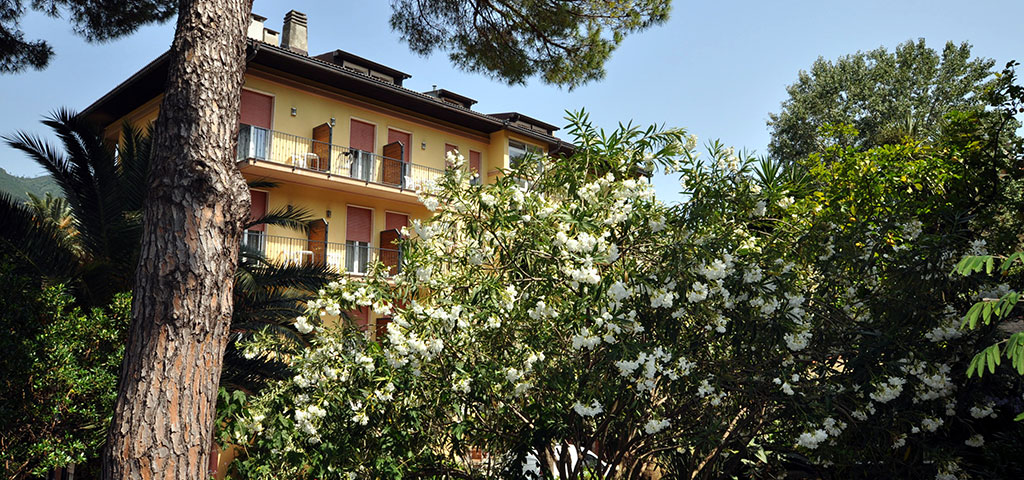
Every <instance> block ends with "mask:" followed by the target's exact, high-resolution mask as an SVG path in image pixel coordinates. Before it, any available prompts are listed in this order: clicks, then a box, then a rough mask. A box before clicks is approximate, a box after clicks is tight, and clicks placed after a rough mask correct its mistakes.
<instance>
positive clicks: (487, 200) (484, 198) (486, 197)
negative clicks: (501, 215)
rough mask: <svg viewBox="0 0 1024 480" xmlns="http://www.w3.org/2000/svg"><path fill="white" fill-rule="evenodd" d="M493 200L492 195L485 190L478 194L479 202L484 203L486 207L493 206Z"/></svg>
mask: <svg viewBox="0 0 1024 480" xmlns="http://www.w3.org/2000/svg"><path fill="white" fill-rule="evenodd" d="M494 202H495V198H494V195H491V194H489V193H486V192H485V193H481V194H480V203H482V204H484V205H486V206H488V207H493V206H494Z"/></svg>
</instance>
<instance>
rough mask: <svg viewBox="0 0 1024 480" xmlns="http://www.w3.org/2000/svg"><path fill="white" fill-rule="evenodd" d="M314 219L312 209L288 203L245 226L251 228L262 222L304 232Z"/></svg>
mask: <svg viewBox="0 0 1024 480" xmlns="http://www.w3.org/2000/svg"><path fill="white" fill-rule="evenodd" d="M312 221H313V216H312V211H310V210H309V209H308V208H302V207H294V206H292V205H288V206H285V207H281V208H278V209H276V210H273V211H271V212H268V213H267V214H266V215H263V216H262V217H259V218H254V219H250V220H249V221H248V222H246V224H245V227H244V228H251V227H254V226H256V225H260V224H267V225H276V226H278V227H284V228H289V229H292V230H296V231H299V232H302V233H306V232H308V231H309V223H310V222H312Z"/></svg>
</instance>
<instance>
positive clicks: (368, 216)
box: [345, 207, 373, 244]
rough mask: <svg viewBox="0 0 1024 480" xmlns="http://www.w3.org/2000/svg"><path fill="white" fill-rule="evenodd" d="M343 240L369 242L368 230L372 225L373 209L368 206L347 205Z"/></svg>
mask: <svg viewBox="0 0 1024 480" xmlns="http://www.w3.org/2000/svg"><path fill="white" fill-rule="evenodd" d="M346 222H347V228H346V230H345V240H347V241H351V242H364V243H367V244H369V243H370V231H371V230H372V225H373V223H372V222H373V210H370V209H368V208H359V207H348V214H347V220H346Z"/></svg>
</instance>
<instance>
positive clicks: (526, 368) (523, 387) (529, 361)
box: [505, 352, 545, 397]
mask: <svg viewBox="0 0 1024 480" xmlns="http://www.w3.org/2000/svg"><path fill="white" fill-rule="evenodd" d="M544 360H545V357H544V352H531V353H530V355H529V356H528V357H526V362H525V363H524V365H523V369H522V370H519V369H517V368H515V367H508V368H506V369H505V379H506V380H508V381H509V383H511V384H512V394H513V395H514V396H517V397H518V396H519V395H522V394H523V393H526V391H527V390H529V389H531V388H533V382H532V381H530V380H529V379H527V378H526V376H527V375H529V374H530V373H532V372H533V365H534V364H535V363H537V362H543V361H544Z"/></svg>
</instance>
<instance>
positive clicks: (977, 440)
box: [964, 433, 985, 448]
mask: <svg viewBox="0 0 1024 480" xmlns="http://www.w3.org/2000/svg"><path fill="white" fill-rule="evenodd" d="M964 444H965V445H967V446H968V447H974V448H981V447H982V446H984V445H985V437H983V436H982V435H981V434H980V433H978V434H975V435H972V436H971V438H968V439H967V440H964Z"/></svg>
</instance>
